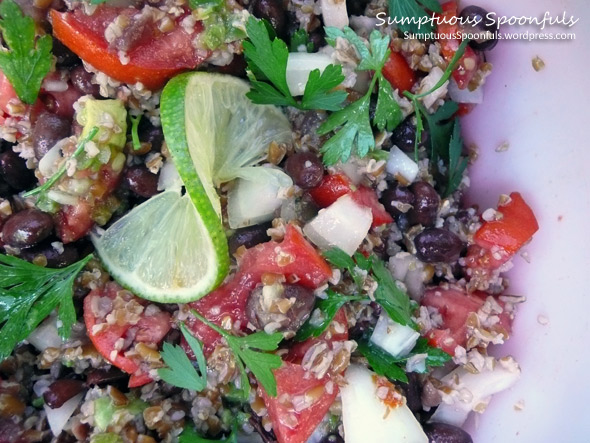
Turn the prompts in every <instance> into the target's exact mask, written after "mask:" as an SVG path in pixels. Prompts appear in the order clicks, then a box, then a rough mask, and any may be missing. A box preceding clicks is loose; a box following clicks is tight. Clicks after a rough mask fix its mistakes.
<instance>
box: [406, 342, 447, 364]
mask: <svg viewBox="0 0 590 443" xmlns="http://www.w3.org/2000/svg"><path fill="white" fill-rule="evenodd" d="M416 354H427V355H428V356H427V357H426V366H428V367H431V368H432V367H437V366H444V364H445V363H446V362H448V361H449V360H451V359H452V357H451V355H450V354H448V353H446V352H445V351H443V350H442V349H439V348H435V347H433V346H430V345H429V344H428V340H427V339H425V338H424V337H420V338H419V339H418V341H417V342H416V346H414V349H412V352H411V353H410V355H416Z"/></svg>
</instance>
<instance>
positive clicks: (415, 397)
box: [400, 372, 422, 412]
mask: <svg viewBox="0 0 590 443" xmlns="http://www.w3.org/2000/svg"><path fill="white" fill-rule="evenodd" d="M407 375H408V383H400V386H401V388H402V390H403V391H404V396H405V397H406V404H407V405H408V408H410V411H412V412H419V411H421V410H422V400H421V398H420V397H421V395H422V386H421V385H420V378H419V376H418V374H416V373H415V372H410V373H408V374H407Z"/></svg>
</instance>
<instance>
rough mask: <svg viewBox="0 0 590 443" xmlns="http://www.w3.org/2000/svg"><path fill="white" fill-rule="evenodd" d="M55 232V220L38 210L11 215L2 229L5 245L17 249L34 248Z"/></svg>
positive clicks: (26, 210)
mask: <svg viewBox="0 0 590 443" xmlns="http://www.w3.org/2000/svg"><path fill="white" fill-rule="evenodd" d="M52 231H53V218H51V216H50V215H49V214H46V213H45V212H41V211H39V210H38V209H25V210H24V211H20V212H17V213H16V214H13V215H11V216H10V217H9V218H8V220H6V223H4V226H3V227H2V239H3V240H4V243H7V244H9V245H10V246H13V247H15V248H26V247H29V246H34V245H36V244H37V243H39V242H40V241H42V240H45V239H46V238H47V237H48V236H49V234H51V232H52Z"/></svg>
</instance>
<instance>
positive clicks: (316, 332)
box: [295, 289, 367, 341]
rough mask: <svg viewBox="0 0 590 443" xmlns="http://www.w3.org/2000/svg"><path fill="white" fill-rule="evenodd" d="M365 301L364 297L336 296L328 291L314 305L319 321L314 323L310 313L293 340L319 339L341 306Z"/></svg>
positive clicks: (336, 294)
mask: <svg viewBox="0 0 590 443" xmlns="http://www.w3.org/2000/svg"><path fill="white" fill-rule="evenodd" d="M366 299H367V298H366V297H360V296H352V295H342V294H338V293H336V292H334V291H332V290H331V289H329V290H328V291H327V293H326V298H320V299H319V300H318V301H317V302H316V305H315V309H318V310H319V311H320V312H321V320H320V321H319V322H317V323H316V322H315V321H314V315H313V313H312V315H311V317H310V318H308V319H307V321H306V322H305V323H304V324H303V325H302V326H301V328H299V330H298V331H297V334H296V335H295V340H296V341H304V340H307V339H308V338H310V337H319V336H320V335H321V334H322V333H323V332H324V331H325V330H326V329H327V328H328V326H329V325H330V323H332V320H333V319H334V317H335V316H336V313H337V312H338V310H339V309H340V308H341V307H342V306H344V305H345V304H346V303H348V302H351V301H359V300H366ZM312 312H313V311H312Z"/></svg>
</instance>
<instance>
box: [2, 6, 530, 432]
mask: <svg viewBox="0 0 590 443" xmlns="http://www.w3.org/2000/svg"><path fill="white" fill-rule="evenodd" d="M383 14H386V15H387V16H389V17H392V18H404V17H405V18H406V19H407V20H406V21H403V20H402V21H400V22H398V23H397V24H385V25H384V26H383V23H382V22H383V20H380V19H378V18H377V17H378V16H380V17H382V16H383ZM485 16H486V11H485V10H483V9H481V8H479V7H477V6H466V7H461V8H460V7H459V5H458V4H457V2H456V1H455V0H450V1H447V2H444V3H442V4H439V3H438V2H436V1H434V0H389V1H388V2H385V1H381V0H360V1H346V2H345V1H336V0H318V1H314V0H290V1H287V0H285V1H280V0H251V1H248V0H241V1H239V0H236V1H234V0H186V1H185V0H149V1H145V2H143V1H139V0H81V1H77V0H65V1H61V0H53V1H51V0H47V1H43V0H39V1H38V0H34V1H31V0H3V1H2V2H1V3H0V30H1V32H2V45H3V49H2V50H1V51H0V137H1V138H2V144H1V150H0V248H1V249H2V251H1V252H2V253H1V254H0V328H1V329H0V442H5V441H6V442H41V441H43V442H45V441H54V442H69V441H87V442H91V443H118V442H140V443H150V442H156V441H165V442H177V441H178V442H180V443H193V442H197V443H198V442H206V441H227V442H232V441H233V442H275V441H277V442H279V443H303V442H323V443H326V442H331V443H334V442H344V441H346V442H347V443H358V442H365V441H371V442H397V441H405V442H410V443H421V442H424V443H426V442H454V443H463V442H465V443H466V442H471V441H472V438H471V437H470V436H469V434H468V433H467V432H466V431H465V430H463V429H462V426H463V424H464V423H465V421H466V420H467V418H468V416H469V415H470V414H472V413H483V412H484V410H485V409H486V406H487V405H488V403H489V402H490V400H491V398H492V396H493V395H494V394H496V393H498V392H500V391H502V390H504V389H507V388H509V387H510V386H512V385H513V384H514V383H516V382H517V380H518V378H519V376H520V369H519V366H518V363H517V362H516V361H515V360H514V359H513V358H512V357H510V356H504V357H501V358H498V357H493V356H492V355H489V354H488V349H489V348H490V347H492V346H498V345H501V344H502V343H503V342H504V341H505V340H507V339H508V338H509V336H510V333H511V325H512V323H513V321H514V316H515V312H516V307H517V305H518V304H519V303H521V302H522V301H524V297H522V296H517V295H512V294H511V293H510V291H509V289H508V283H509V282H508V280H507V279H506V278H505V276H504V273H505V272H506V271H507V270H509V269H510V268H511V267H512V261H513V258H515V257H516V256H517V255H518V254H520V255H522V256H523V257H525V258H526V254H525V253H524V252H522V251H521V248H522V247H523V246H524V245H526V244H527V243H528V242H529V241H530V240H531V238H532V237H533V235H534V233H535V232H536V231H537V230H538V224H537V221H536V219H535V215H534V213H533V211H532V210H531V208H530V207H529V206H528V205H527V203H526V196H522V195H521V194H520V193H518V192H517V191H515V190H507V193H506V194H502V195H500V197H499V202H498V206H497V207H496V208H487V209H483V208H478V207H477V206H470V205H468V204H466V199H465V198H464V196H465V193H466V191H467V190H468V188H469V176H468V164H469V163H470V162H471V161H475V158H476V154H477V152H476V150H474V149H467V148H466V147H465V146H464V143H463V140H462V137H461V123H460V119H459V117H460V116H462V115H465V114H466V113H468V112H469V111H470V110H471V109H472V108H473V107H474V106H476V105H477V104H479V103H481V102H482V100H483V86H484V83H485V79H486V77H487V76H488V75H490V74H491V72H492V66H491V65H490V64H489V63H488V62H486V51H489V50H491V49H493V47H494V46H495V44H496V40H495V39H494V35H493V33H490V32H486V31H490V30H491V29H492V24H489V23H486V22H485V21H483V20H482V18H483V17H485ZM429 17H433V20H431V21H430V22H429V21H428V20H425V19H427V18H429ZM435 19H436V20H435ZM478 19H479V20H478ZM421 20H422V22H421V23H422V25H420V26H418V25H417V24H416V23H418V22H420V21H421ZM424 23H425V24H424ZM379 25H380V26H379ZM418 33H426V34H427V35H426V36H424V34H422V36H421V37H420V36H419V34H418ZM465 33H471V34H474V33H476V34H477V36H478V37H477V38H475V39H473V40H468V39H467V38H463V36H464V35H465ZM500 350H501V349H500ZM494 355H498V352H495V353H494ZM368 439H369V440H368Z"/></svg>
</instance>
